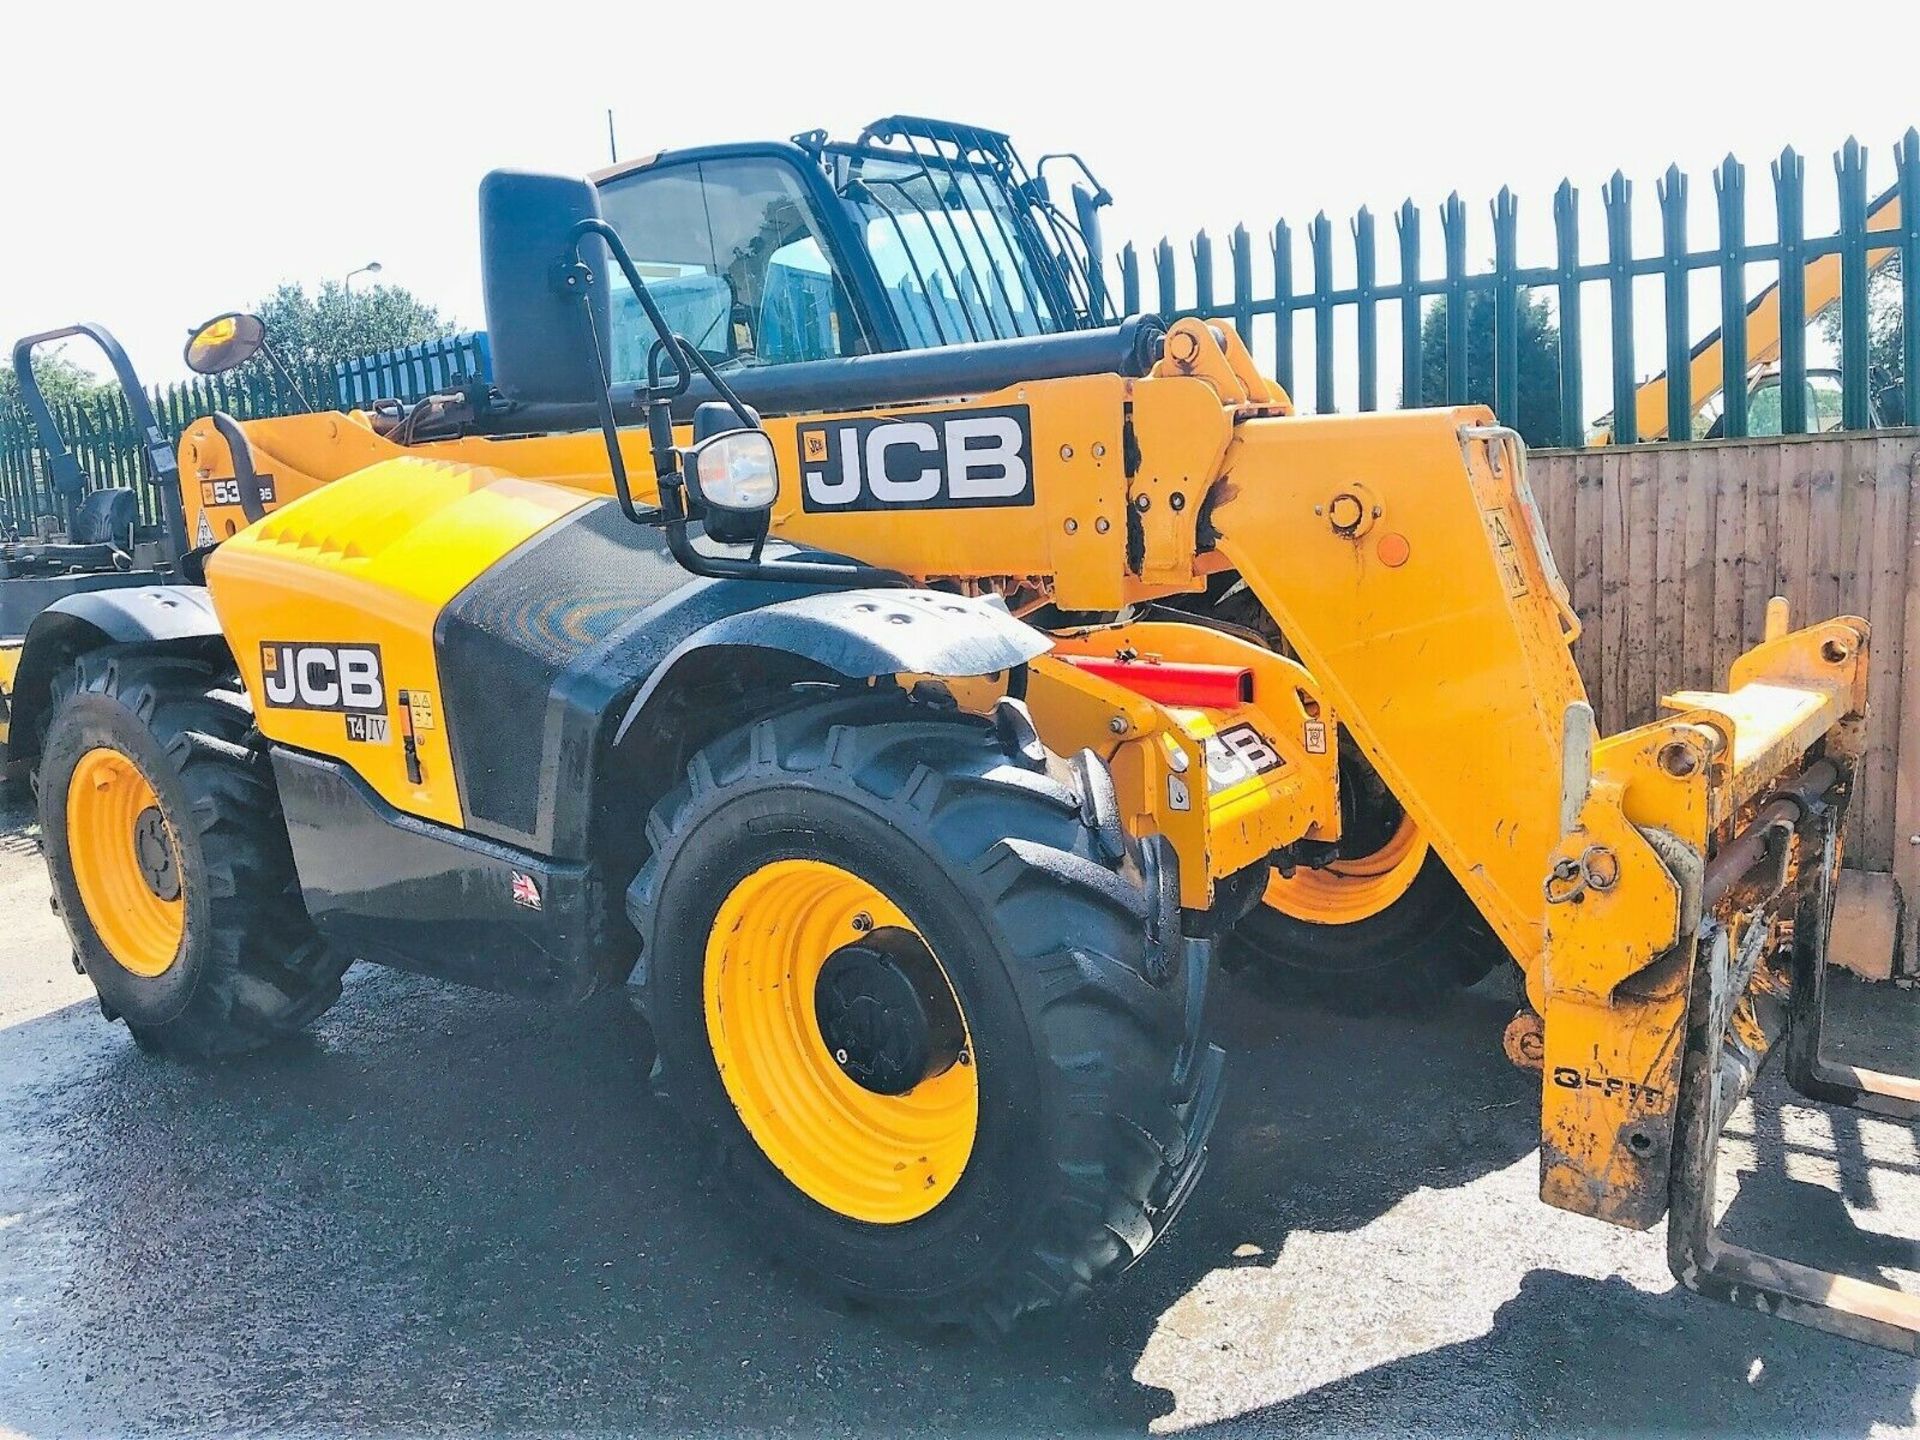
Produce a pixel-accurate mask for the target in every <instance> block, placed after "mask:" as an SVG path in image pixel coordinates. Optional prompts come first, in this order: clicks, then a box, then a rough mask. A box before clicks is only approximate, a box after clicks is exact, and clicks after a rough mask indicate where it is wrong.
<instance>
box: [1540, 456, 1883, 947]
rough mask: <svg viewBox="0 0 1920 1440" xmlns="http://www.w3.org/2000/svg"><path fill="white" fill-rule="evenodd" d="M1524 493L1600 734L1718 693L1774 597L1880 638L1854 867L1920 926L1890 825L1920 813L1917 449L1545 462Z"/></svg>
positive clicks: (1800, 619)
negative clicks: (1556, 582) (1538, 519)
mask: <svg viewBox="0 0 1920 1440" xmlns="http://www.w3.org/2000/svg"><path fill="white" fill-rule="evenodd" d="M1530 475H1531V478H1532V482H1533V488H1534V492H1535V494H1536V495H1537V497H1538V498H1539V502H1540V508H1541V511H1542V514H1543V516H1544V518H1545V522H1546V525H1547V533H1548V535H1549V537H1550V540H1551V543H1552V545H1553V547H1554V554H1555V557H1556V559H1557V560H1558V561H1559V563H1560V566H1561V570H1562V573H1563V574H1564V575H1565V577H1566V579H1567V583H1568V585H1569V587H1570V588H1571V590H1572V592H1573V603H1574V608H1575V609H1576V610H1577V611H1578V612H1579V614H1580V617H1581V621H1582V623H1583V625H1584V626H1585V632H1584V634H1583V635H1582V637H1581V639H1580V641H1579V643H1578V644H1577V645H1576V646H1575V647H1574V659H1575V661H1576V663H1578V665H1579V667H1580V673H1581V675H1582V676H1583V677H1584V678H1585V680H1586V683H1587V690H1588V693H1589V695H1590V696H1591V698H1592V700H1593V705H1594V712H1595V714H1596V715H1597V716H1598V717H1599V720H1600V723H1601V725H1602V727H1603V730H1605V731H1614V730H1619V729H1623V728H1625V727H1627V726H1630V725H1638V724H1641V723H1643V722H1645V721H1648V720H1651V719H1653V718H1655V716H1656V715H1657V714H1658V713H1659V710H1658V707H1659V700H1660V697H1661V696H1662V695H1664V694H1666V693H1668V692H1670V691H1673V690H1682V689H1702V688H1704V689H1717V688H1719V687H1720V686H1721V685H1723V684H1724V683H1725V681H1726V672H1727V666H1728V665H1729V664H1730V663H1731V661H1732V660H1733V658H1734V656H1736V655H1737V654H1739V652H1740V651H1741V650H1743V649H1745V648H1746V647H1748V646H1750V645H1752V644H1754V643H1755V642H1757V641H1758V640H1759V639H1760V638H1761V634H1762V630H1763V627H1764V624H1765V616H1766V604H1767V599H1768V597H1769V596H1772V595H1785V596H1786V597H1787V599H1788V602H1789V604H1790V605H1791V606H1792V613H1793V623H1794V624H1796V625H1799V624H1805V623H1807V622H1808V621H1810V620H1814V619H1818V618H1824V617H1826V616H1829V615H1834V614H1851V615H1860V616H1864V617H1865V618H1866V619H1867V620H1869V621H1870V622H1872V625H1873V671H1872V676H1871V679H1870V684H1871V686H1872V692H1871V693H1872V696H1873V704H1872V714H1871V716H1870V718H1869V721H1868V725H1867V748H1866V752H1865V754H1864V755H1863V757H1862V759H1861V764H1860V769H1859V789H1858V792H1857V794H1856V796H1855V799H1854V804H1853V810H1852V814H1851V816H1850V818H1849V821H1848V833H1847V846H1848V858H1849V861H1850V863H1852V864H1855V865H1858V866H1860V867H1862V868H1864V869H1868V870H1892V871H1894V872H1895V874H1896V875H1900V876H1902V889H1903V891H1904V892H1905V894H1906V897H1907V904H1908V908H1909V910H1910V911H1912V910H1920V853H1915V852H1920V847H1915V846H1913V845H1912V844H1910V843H1909V836H1908V834H1907V833H1906V829H1905V826H1906V825H1911V824H1912V823H1913V822H1912V821H1906V822H1905V825H1901V826H1900V827H1899V828H1897V822H1898V821H1899V820H1900V817H1899V816H1898V815H1896V800H1897V797H1898V796H1899V794H1900V793H1901V791H1902V790H1903V788H1904V790H1905V792H1906V793H1907V794H1908V796H1909V797H1914V796H1920V714H1916V713H1914V712H1915V710H1916V706H1915V703H1914V696H1913V695H1912V694H1906V693H1903V689H1904V690H1906V691H1912V690H1914V689H1916V688H1920V687H1915V686H1913V685H1912V684H1911V683H1910V682H1908V681H1907V679H1906V675H1907V671H1908V666H1907V665H1906V663H1905V654H1906V645H1905V641H1906V635H1905V630H1906V628H1907V626H1908V625H1909V624H1912V623H1914V621H1913V619H1912V618H1911V607H1912V600H1911V597H1913V596H1920V575H1916V574H1913V573H1911V571H1912V568H1913V567H1914V566H1915V565H1916V564H1920V559H1916V556H1920V550H1916V536H1915V533H1914V530H1913V529H1912V527H1913V526H1914V524H1915V522H1916V521H1917V520H1920V510H1916V509H1915V508H1914V492H1915V487H1916V485H1920V433H1916V432H1915V431H1912V430H1895V431H1882V432H1879V433H1876V434H1870V435H1846V436H1835V435H1817V436H1815V435H1809V436H1792V437H1788V438H1786V439H1773V440H1728V441H1711V442H1705V443H1696V444H1692V445H1658V446H1634V447H1620V448H1618V449H1611V450H1584V451H1575V450H1537V451H1535V452H1534V453H1533V456H1532V464H1531V468H1530ZM1914 644H1915V645H1916V646H1917V647H1920V635H1916V636H1915V637H1914ZM1916 668H1920V667H1916ZM1906 808H1907V809H1914V808H1916V802H1915V801H1914V800H1913V799H1911V798H1910V799H1909V800H1908V802H1907V806H1906Z"/></svg>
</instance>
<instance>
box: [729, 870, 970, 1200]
mask: <svg viewBox="0 0 1920 1440" xmlns="http://www.w3.org/2000/svg"><path fill="white" fill-rule="evenodd" d="M901 932H904V936H902V935H901ZM876 934H885V935H887V936H891V937H896V938H895V943H904V944H907V945H910V946H913V947H917V948H916V951H915V953H916V954H918V955H921V956H924V957H925V959H924V961H923V962H921V963H923V964H925V965H927V966H929V967H930V968H929V969H927V970H926V971H925V972H924V973H926V974H929V975H931V974H934V973H936V972H937V981H936V982H935V983H936V984H937V985H938V986H939V987H941V988H942V989H943V992H944V993H942V994H939V995H935V996H931V997H929V1003H932V1004H936V1005H938V1006H941V1007H944V1006H945V1005H946V1004H947V1003H951V1006H952V1009H951V1011H950V1012H949V1011H945V1010H944V1009H942V1011H941V1014H942V1016H943V1018H945V1019H947V1020H948V1021H949V1022H950V1024H951V1026H952V1027H953V1028H951V1029H949V1030H948V1031H947V1032H946V1033H947V1036H948V1039H949V1040H951V1038H952V1037H953V1035H954V1034H956V1033H957V1036H958V1040H959V1049H958V1052H957V1056H955V1057H954V1058H951V1059H950V1061H949V1062H948V1063H947V1065H946V1068H945V1069H944V1070H942V1071H941V1072H940V1073H937V1074H933V1075H930V1076H928V1077H926V1078H922V1079H920V1080H919V1081H918V1083H917V1084H913V1086H912V1088H911V1089H909V1090H907V1091H906V1092H905V1093H902V1094H881V1093H876V1091H875V1090H873V1089H871V1088H868V1087H867V1086H866V1085H863V1084H861V1083H858V1082H857V1081H856V1080H855V1079H854V1078H853V1075H852V1074H850V1073H849V1071H848V1070H847V1069H846V1068H843V1065H844V1062H843V1060H842V1059H839V1058H836V1053H835V1050H836V1047H833V1046H830V1045H829V1043H828V1040H827V1037H826V1035H825V1034H824V1033H823V1031H822V1028H821V1019H820V1013H819V1008H818V1005H817V992H818V991H819V989H820V981H821V972H822V971H823V970H824V969H826V968H827V965H828V961H829V959H830V957H834V956H836V955H837V954H842V952H845V951H846V950H847V948H848V947H850V946H856V945H859V944H861V943H863V937H864V936H869V935H876ZM836 963H837V964H839V963H843V962H836ZM704 973H705V982H704V990H705V997H706V1016H707V1039H708V1042H709V1043H710V1044H711V1045H712V1047H713V1058H714V1063H715V1064H716V1065H717V1066H718V1067H719V1071H720V1079H721V1082H722V1083H723V1084H724V1085H725V1086H726V1090H727V1096H728V1098H729V1099H731V1100H732V1102H733V1106H734V1109H735V1110H737V1111H738V1112H739V1115H740V1119H741V1122H742V1123H743V1124H744V1125H745V1126H746V1127H747V1132H748V1133H749V1134H750V1135H752V1137H753V1139H754V1143H755V1144H757V1145H758V1146H759V1147H760V1149H761V1150H762V1151H763V1152H764V1153H765V1154H766V1156H767V1158H768V1159H769V1160H771V1161H772V1162H773V1164H774V1165H775V1166H776V1167H777V1168H778V1169H779V1171H780V1173H781V1174H783V1175H785V1176H786V1177H787V1179H788V1180H790V1181H792V1182H793V1184H794V1185H795V1186H797V1187H798V1188H799V1189H800V1191H801V1192H802V1193H803V1194H805V1195H807V1196H808V1197H809V1198H810V1199H812V1200H814V1201H816V1202H817V1203H819V1204H820V1205H823V1206H825V1207H826V1208H827V1209H829V1210H832V1211H834V1212H835V1213H836V1214H839V1215H845V1216H849V1217H851V1218H852V1219H855V1220H864V1221H869V1222H871V1223H874V1224H900V1223H902V1222H904V1221H908V1220H914V1219H917V1218H919V1217H920V1216H922V1215H925V1214H927V1213H928V1212H929V1211H931V1210H932V1209H933V1208H934V1207H935V1206H937V1205H938V1204H939V1203H940V1202H941V1201H942V1200H944V1199H946V1197H947V1196H948V1195H949V1194H951V1193H952V1191H953V1187H954V1186H955V1185H957V1184H958V1183H959V1181H960V1176H961V1174H962V1173H963V1172H964V1171H965V1170H966V1166H967V1159H968V1157H969V1156H970V1155H971V1154H972V1153H973V1140H974V1134H975V1132H976V1130H977V1129H978V1126H979V1119H980V1088H979V1082H978V1079H977V1077H976V1074H975V1068H974V1065H973V1058H972V1049H973V1044H972V1038H971V1036H970V1035H969V1034H968V1033H967V1030H966V1022H965V1019H964V1016H963V1012H962V1011H961V1009H960V1004H959V998H958V996H957V995H955V994H954V992H953V988H952V982H951V981H950V980H948V979H947V975H946V971H945V970H944V969H943V968H941V967H940V965H939V961H938V959H937V958H936V957H934V956H933V955H932V952H931V950H930V949H928V948H926V945H925V942H924V940H922V939H921V938H920V933H919V931H918V930H917V929H916V928H915V927H914V925H913V922H912V921H911V920H909V919H908V918H907V916H906V914H905V913H904V912H903V911H902V910H901V909H900V907H899V906H897V905H895V904H894V903H893V901H891V900H890V899H888V898H887V896H886V894H885V893H884V892H882V891H881V890H880V889H878V888H877V887H876V886H874V885H873V884H871V883H870V882H868V881H866V880H863V879H861V878H860V877H859V876H858V875H855V874H853V873H852V872H850V871H847V870H843V869H841V868H840V867H839V866H837V865H829V864H826V863H824V862H821V861H817V860H779V861H775V862H773V863H772V864H769V865H766V866H763V867H762V868H760V869H758V870H755V871H754V872H753V873H752V874H750V875H748V876H747V877H746V878H745V879H743V880H742V881H741V882H740V883H739V884H738V885H736V886H735V887H734V889H733V890H732V892H731V893H730V894H729V895H728V896H727V897H726V899H725V900H724V901H723V902H722V903H721V906H720V912H719V914H718V915H716V916H715V917H714V922H713V930H712V932H711V934H710V935H709V936H708V939H707V949H706V964H705V972H704ZM836 973H841V972H836ZM837 1048H839V1050H840V1054H841V1055H842V1056H844V1055H845V1054H846V1050H845V1047H844V1046H840V1047H837Z"/></svg>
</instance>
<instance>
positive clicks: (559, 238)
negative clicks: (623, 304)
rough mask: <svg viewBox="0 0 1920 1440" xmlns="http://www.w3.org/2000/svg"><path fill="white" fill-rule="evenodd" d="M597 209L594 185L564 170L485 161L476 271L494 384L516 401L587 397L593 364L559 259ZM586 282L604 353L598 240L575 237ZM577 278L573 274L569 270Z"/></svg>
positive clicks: (604, 294)
mask: <svg viewBox="0 0 1920 1440" xmlns="http://www.w3.org/2000/svg"><path fill="white" fill-rule="evenodd" d="M599 218H600V192H599V191H597V190H595V189H594V188H593V186H592V185H591V184H590V183H589V182H587V181H586V180H582V179H579V178H578V177H575V176H571V175H541V174H536V173H533V172H530V171H525V170H495V171H493V172H492V173H491V174H489V175H488V176H487V177H486V178H485V179H484V180H482V181H481V182H480V272H481V286H482V291H483V293H484V296H485V301H486V312H487V337H488V343H489V344H490V345H491V346H492V350H493V376H494V383H495V384H497V385H498V386H499V387H500V389H501V391H502V392H503V393H504V394H505V395H506V396H507V398H508V399H509V400H514V401H518V402H520V403H522V404H541V403H551V404H576V405H577V404H588V405H592V404H596V403H597V402H598V400H599V397H600V393H601V385H600V369H597V368H596V366H595V356H594V353H593V350H592V349H591V348H590V347H589V346H588V345H587V344H586V341H585V337H584V336H583V335H582V333H581V327H580V309H579V307H580V299H579V293H578V291H577V290H570V289H568V288H567V279H568V275H569V267H568V262H569V261H570V260H571V258H572V256H573V253H574V246H575V243H576V238H577V236H576V231H577V227H578V226H579V224H580V222H581V221H583V220H598V219H599ZM579 243H580V251H581V254H582V257H583V258H584V259H585V260H586V261H587V263H588V265H590V266H591V267H592V269H593V271H594V272H595V273H594V280H595V283H594V284H593V285H592V286H591V287H590V288H589V289H588V290H587V292H586V299H587V305H588V309H589V313H590V314H591V316H592V319H593V327H594V333H595V335H596V336H597V337H598V340H599V345H600V355H599V357H598V358H599V365H600V367H602V368H604V367H606V366H607V365H608V362H609V336H608V331H609V328H610V327H609V325H608V319H609V316H610V314H611V305H612V302H611V299H610V295H609V291H610V286H609V284H608V266H607V263H606V247H605V245H604V244H603V242H602V241H601V240H600V239H599V238H598V237H596V236H588V237H587V238H586V239H585V240H584V241H580V242H579ZM573 278H574V280H575V283H576V284H577V283H578V282H579V278H580V277H578V276H577V275H576V276H574V277H573Z"/></svg>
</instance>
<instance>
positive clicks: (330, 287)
mask: <svg viewBox="0 0 1920 1440" xmlns="http://www.w3.org/2000/svg"><path fill="white" fill-rule="evenodd" d="M254 308H255V312H256V313H257V314H258V315H259V316H260V318H261V319H262V320H265V321H266V322H267V339H268V343H269V344H271V345H272V346H273V350H274V353H275V354H276V355H278V356H279V357H280V358H281V359H282V360H283V361H285V362H286V363H287V364H288V365H290V366H293V367H296V368H301V369H304V368H307V367H311V366H331V365H332V364H333V363H334V362H335V361H338V360H348V359H352V358H354V357H355V356H360V355H373V354H377V353H378V352H380V351H382V350H393V349H397V348H399V347H400V346H403V345H417V344H419V343H420V342H421V341H422V340H437V339H439V338H441V337H442V336H446V335H451V334H453V333H454V329H455V327H454V324H453V322H452V321H451V320H448V319H444V318H442V316H441V314H440V312H439V311H438V310H437V309H435V308H434V307H433V306H432V305H429V304H428V303H427V302H426V301H424V300H421V299H419V298H418V297H417V296H415V295H414V294H413V293H412V292H411V291H408V290H404V289H402V288H401V287H400V286H398V285H375V286H369V287H368V288H366V289H364V290H358V291H354V290H348V289H347V287H346V286H344V285H342V284H341V283H340V282H339V281H338V280H328V281H326V282H325V283H323V284H322V285H321V286H320V289H319V292H318V293H317V294H313V295H309V294H308V293H307V289H306V287H305V286H304V285H297V284H286V285H282V286H281V287H280V288H279V289H278V290H275V291H274V292H273V293H272V294H271V295H269V296H267V298H266V299H264V300H262V301H261V302H260V303H259V304H258V305H257V306H255V307H254ZM254 363H256V364H259V363H262V362H259V361H256V362H254Z"/></svg>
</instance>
